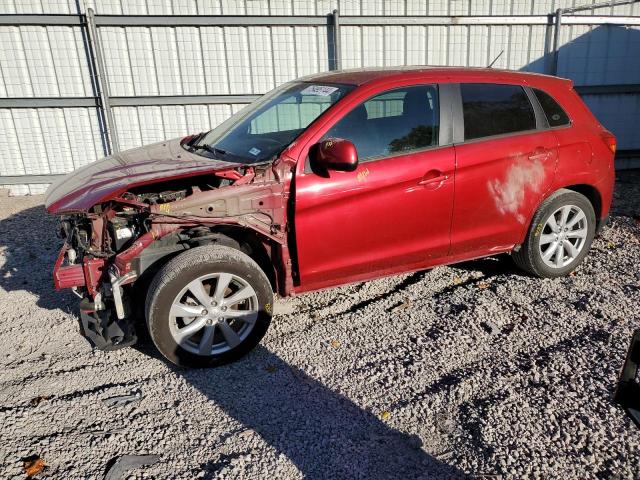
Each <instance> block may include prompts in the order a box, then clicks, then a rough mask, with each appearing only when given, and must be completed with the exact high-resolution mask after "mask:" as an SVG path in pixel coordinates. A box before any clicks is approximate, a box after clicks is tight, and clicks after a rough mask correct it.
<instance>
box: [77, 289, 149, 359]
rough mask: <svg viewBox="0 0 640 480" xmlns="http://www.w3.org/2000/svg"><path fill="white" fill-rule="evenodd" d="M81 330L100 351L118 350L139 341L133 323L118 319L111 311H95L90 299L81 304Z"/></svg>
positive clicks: (126, 319)
mask: <svg viewBox="0 0 640 480" xmlns="http://www.w3.org/2000/svg"><path fill="white" fill-rule="evenodd" d="M80 328H81V331H82V335H84V337H85V338H86V339H87V340H89V342H90V343H91V345H92V346H93V347H95V348H97V349H98V350H107V351H109V350H118V349H120V348H125V347H129V346H131V345H133V344H134V343H136V342H137V341H138V337H137V336H136V331H135V328H134V326H133V322H132V321H131V320H130V319H128V318H123V319H121V320H120V319H118V318H117V317H116V315H115V313H114V312H112V311H111V310H108V309H107V310H97V311H96V310H95V307H94V304H93V303H92V302H90V301H89V300H88V299H86V298H85V299H84V300H82V302H81V303H80Z"/></svg>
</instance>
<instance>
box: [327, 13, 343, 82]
mask: <svg viewBox="0 0 640 480" xmlns="http://www.w3.org/2000/svg"><path fill="white" fill-rule="evenodd" d="M329 17H331V21H330V23H329V28H328V34H329V35H328V36H329V39H328V41H329V70H340V69H341V68H342V59H341V58H340V56H341V53H340V13H339V12H338V10H337V9H336V10H334V11H333V12H332V13H331V14H329Z"/></svg>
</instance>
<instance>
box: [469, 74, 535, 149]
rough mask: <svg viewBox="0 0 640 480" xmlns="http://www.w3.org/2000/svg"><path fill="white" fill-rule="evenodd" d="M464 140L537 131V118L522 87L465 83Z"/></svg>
mask: <svg viewBox="0 0 640 480" xmlns="http://www.w3.org/2000/svg"><path fill="white" fill-rule="evenodd" d="M460 91H461V93H462V112H463V115H464V139H465V140H473V139H475V138H482V137H491V136H493V135H503V134H505V133H514V132H522V131H526V130H534V129H535V128H536V115H535V113H534V111H533V107H532V106H531V102H529V99H528V97H527V94H526V93H525V91H524V89H523V88H522V87H520V86H518V85H495V84H490V83H463V84H461V85H460Z"/></svg>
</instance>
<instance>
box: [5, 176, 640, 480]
mask: <svg viewBox="0 0 640 480" xmlns="http://www.w3.org/2000/svg"><path fill="white" fill-rule="evenodd" d="M41 201H42V199H41V197H28V198H7V197H4V198H0V318H2V323H0V363H1V364H2V370H1V371H0V422H1V425H2V428H1V430H0V470H1V471H2V477H3V478H25V476H26V475H25V473H24V470H23V459H24V458H25V457H29V456H33V455H38V456H39V457H41V458H42V459H43V460H44V462H45V463H46V465H47V467H46V469H45V470H44V471H42V472H41V473H40V474H39V477H47V478H65V479H70V478H102V476H103V475H104V473H105V469H106V468H107V465H108V463H109V461H110V460H111V459H113V458H114V457H117V456H120V455H124V454H157V455H159V457H160V459H159V461H158V462H157V463H156V464H154V465H152V466H147V467H143V468H140V469H138V470H136V471H135V472H132V473H131V475H132V476H131V477H128V478H287V479H289V478H301V477H307V478H322V479H324V478H403V479H404V478H487V477H490V478H523V477H526V478H561V477H563V478H580V479H583V478H604V479H607V478H608V479H614V478H615V479H619V478H625V479H634V478H635V479H637V478H640V454H639V452H640V430H636V429H635V428H633V426H632V424H631V422H630V421H629V420H628V419H627V418H626V417H625V415H624V414H623V412H622V411H621V410H620V409H619V408H618V407H616V406H615V405H614V404H613V402H612V391H613V389H614V385H615V381H616V377H617V374H618V371H619V369H620V366H621V364H622V362H623V359H624V355H625V351H626V347H627V344H628V341H629V340H630V335H631V332H632V329H633V328H634V327H638V326H639V325H640V272H639V269H638V265H639V264H640V225H639V223H638V215H640V172H637V171H636V172H624V173H622V174H621V175H620V179H619V182H618V188H617V194H616V200H615V206H614V216H613V219H612V224H611V226H610V227H609V228H607V229H605V230H604V231H603V233H602V235H601V237H600V238H599V239H597V240H596V241H595V243H594V246H593V248H592V251H591V254H590V255H589V256H588V257H587V260H586V261H585V263H584V264H583V266H581V267H580V268H579V270H578V271H577V272H576V274H575V275H572V276H570V277H567V278H563V279H557V280H539V279H534V278H530V277H527V276H524V275H522V274H520V273H519V272H518V271H517V270H516V269H515V267H513V265H512V263H511V261H510V259H509V258H508V257H504V258H494V259H485V260H480V261H474V262H468V263H465V264H461V265H457V266H453V267H440V268H435V269H433V270H431V271H428V272H419V273H414V274H409V275H404V276H399V277H392V278H386V279H382V280H377V281H373V282H367V283H361V284H357V285H351V286H346V287H342V288H339V289H336V290H331V291H325V292H320V293H315V294H309V295H304V296H300V297H297V298H294V299H289V300H285V301H282V302H279V304H278V305H277V308H278V311H279V313H280V314H279V315H278V316H277V317H276V319H275V320H274V322H273V323H272V327H271V330H270V331H269V333H268V335H267V336H266V338H265V339H264V341H263V344H262V346H260V347H259V348H258V349H256V350H255V351H254V352H252V353H251V354H250V355H249V356H247V357H246V358H245V359H243V360H242V361H240V362H238V363H236V364H233V365H229V366H225V367H222V368H219V369H214V370H208V371H207V370H200V371H186V370H180V369H176V368H173V367H171V366H168V365H167V364H165V363H164V362H163V361H161V360H160V359H158V358H157V356H156V355H155V353H154V351H153V349H152V348H151V347H149V346H148V345H147V346H144V345H143V346H139V347H137V349H133V348H131V349H125V350H121V351H117V352H111V353H103V352H97V351H96V352H93V351H92V350H91V348H90V347H89V345H88V344H87V343H86V342H85V341H84V340H83V339H82V338H81V337H80V336H79V335H77V331H78V326H77V317H76V315H75V310H76V299H75V297H74V296H73V295H72V294H70V293H56V292H54V291H53V289H52V287H51V279H50V272H51V267H52V265H53V261H54V257H55V255H56V252H57V249H58V247H59V241H58V240H56V239H55V237H54V235H53V230H54V225H55V219H53V218H50V217H47V216H46V215H45V213H44V210H43V208H42V206H41V205H40V202H41ZM634 216H635V218H634ZM131 392H139V393H140V394H141V399H140V400H139V401H138V402H136V403H131V404H128V405H121V406H108V405H107V404H105V403H104V402H103V400H104V399H106V398H110V397H113V396H116V395H123V394H129V393H131Z"/></svg>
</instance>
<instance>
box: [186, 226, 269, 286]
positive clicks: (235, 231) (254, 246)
mask: <svg viewBox="0 0 640 480" xmlns="http://www.w3.org/2000/svg"><path fill="white" fill-rule="evenodd" d="M207 230H209V231H210V234H207V235H205V236H194V237H192V238H191V242H190V243H195V245H194V246H201V245H212V244H213V245H215V244H217V245H224V246H227V247H230V248H234V249H236V250H239V251H240V252H242V253H244V254H246V255H247V256H249V257H250V258H251V259H253V260H254V261H255V262H256V263H257V264H258V266H259V267H260V268H261V269H262V271H263V272H264V273H265V275H266V276H267V278H268V279H269V283H270V284H271V289H272V290H273V291H274V292H276V291H277V285H278V282H277V271H276V269H275V268H274V263H273V257H274V249H275V245H274V242H273V241H272V240H270V239H269V238H267V237H265V236H264V235H261V234H260V233H259V232H257V231H255V230H252V229H249V228H245V227H241V226H237V225H219V226H216V227H211V228H207Z"/></svg>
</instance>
